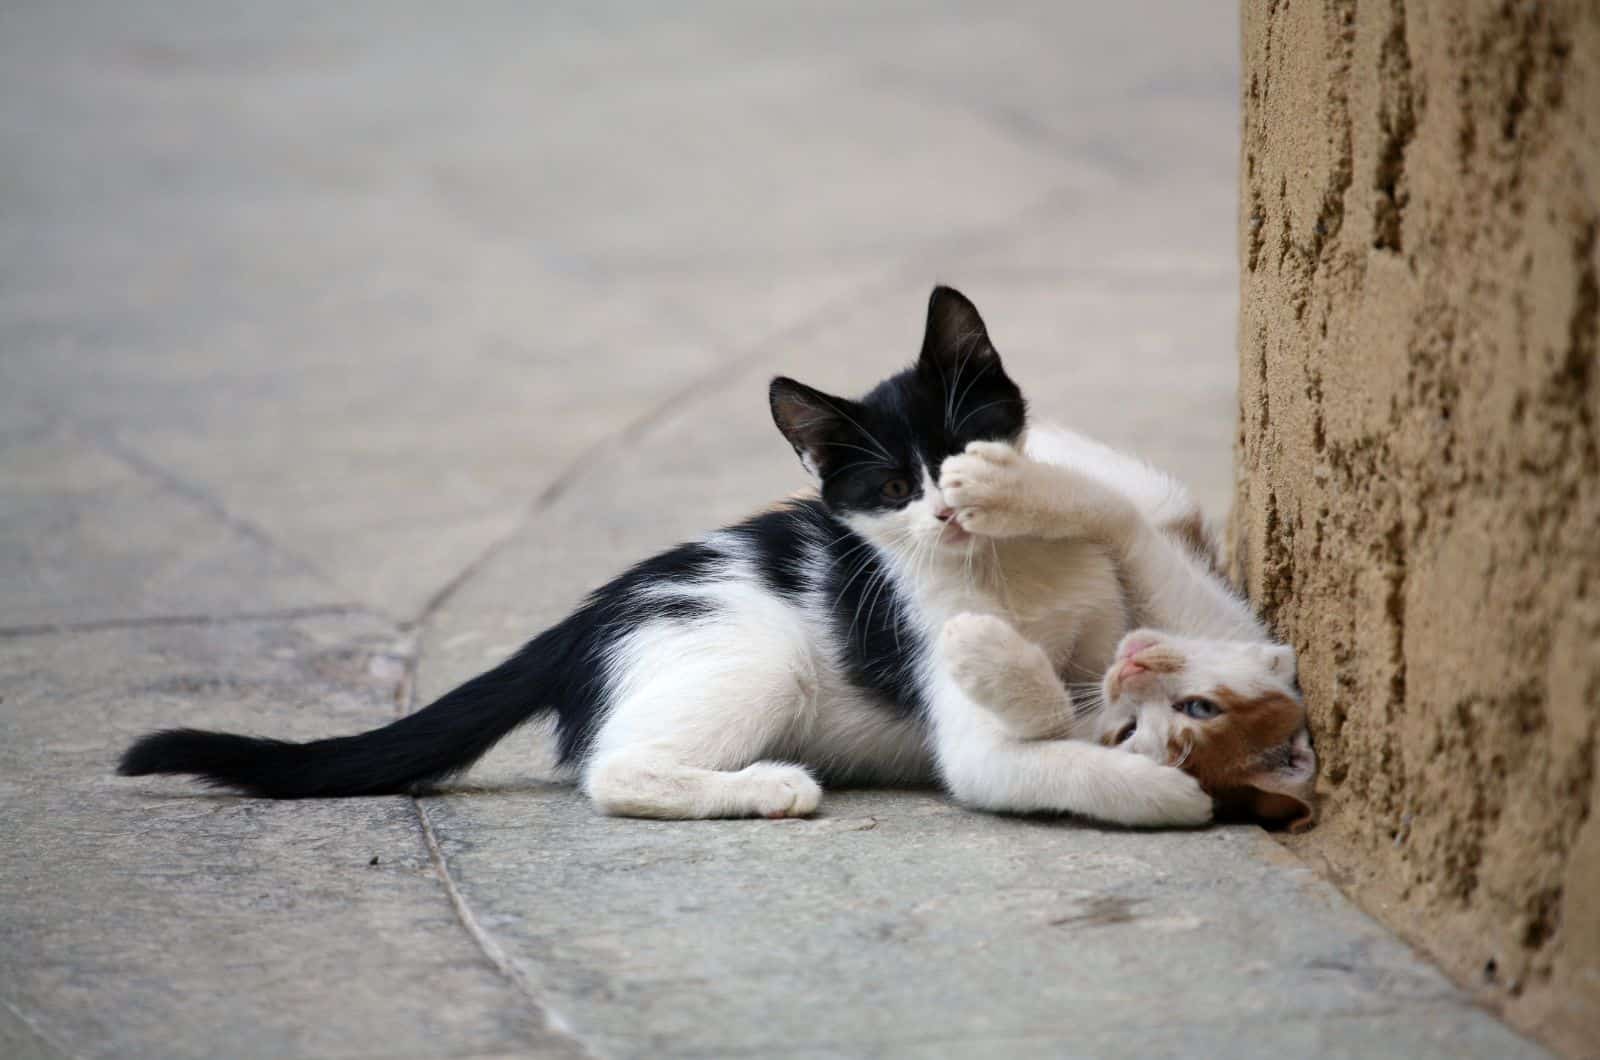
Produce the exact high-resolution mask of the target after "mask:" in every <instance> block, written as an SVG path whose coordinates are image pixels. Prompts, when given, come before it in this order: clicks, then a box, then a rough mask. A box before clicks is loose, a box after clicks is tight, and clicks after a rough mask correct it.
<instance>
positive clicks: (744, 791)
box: [584, 747, 822, 821]
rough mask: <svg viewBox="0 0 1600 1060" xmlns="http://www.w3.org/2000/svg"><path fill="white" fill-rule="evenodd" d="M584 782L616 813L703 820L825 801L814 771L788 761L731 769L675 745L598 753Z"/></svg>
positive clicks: (795, 809) (795, 812)
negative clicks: (684, 756) (692, 758)
mask: <svg viewBox="0 0 1600 1060" xmlns="http://www.w3.org/2000/svg"><path fill="white" fill-rule="evenodd" d="M584 788H585V790H587V791H588V793H589V797H590V798H591V799H593V800H594V803H595V806H596V807H598V808H599V810H600V812H602V813H605V814H609V815H610V816H613V817H655V818H660V819H664V820H673V821H683V820H699V819H704V818H711V817H772V818H778V817H807V816H810V815H811V814H812V813H814V812H815V811H816V808H817V804H818V803H820V802H821V801H822V788H821V787H820V786H819V785H818V784H817V782H816V781H815V780H813V779H811V774H810V773H808V772H806V770H805V769H804V768H803V767H801V766H797V765H790V764H788V763H784V762H756V763H754V764H752V765H748V766H745V767H744V768H743V769H740V770H735V771H730V770H721V769H703V768H701V767H698V766H692V765H687V764H685V763H684V762H683V761H682V760H681V758H680V757H679V755H678V754H677V753H676V752H675V751H674V750H673V749H671V748H652V747H631V748H624V749H622V750H620V751H616V752H613V753H611V754H608V755H606V756H604V757H603V758H599V759H596V760H595V761H594V763H592V765H591V766H590V768H589V769H588V770H587V771H586V772H585V775H584Z"/></svg>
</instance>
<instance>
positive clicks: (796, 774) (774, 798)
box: [736, 762, 822, 819]
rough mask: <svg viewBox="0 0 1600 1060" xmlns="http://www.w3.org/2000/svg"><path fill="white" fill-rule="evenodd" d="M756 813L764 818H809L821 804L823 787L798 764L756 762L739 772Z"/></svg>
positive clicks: (738, 774)
mask: <svg viewBox="0 0 1600 1060" xmlns="http://www.w3.org/2000/svg"><path fill="white" fill-rule="evenodd" d="M736 776H738V778H739V779H740V780H741V781H742V782H743V785H744V791H745V794H746V795H747V797H748V799H749V804H750V806H751V808H752V810H753V811H754V813H756V814H759V815H760V816H762V817H767V818H771V819H777V818H780V817H809V816H811V815H812V814H813V813H815V812H816V811H817V807H818V806H819V805H820V804H821V803H822V787H821V785H819V784H818V783H817V782H816V781H815V780H812V779H811V774H810V773H807V772H806V771H805V770H804V769H802V768H801V767H799V766H791V765H786V764H784V763H782V762H757V763H756V764H755V765H752V766H746V767H745V768H743V769H741V770H739V772H738V773H737V774H736Z"/></svg>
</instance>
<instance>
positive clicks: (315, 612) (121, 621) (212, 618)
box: [0, 603, 391, 639]
mask: <svg viewBox="0 0 1600 1060" xmlns="http://www.w3.org/2000/svg"><path fill="white" fill-rule="evenodd" d="M329 615H366V616H368V617H371V618H375V619H378V620H379V621H383V622H390V621H391V620H390V619H387V618H385V617H384V616H382V615H380V614H378V613H377V612H375V611H373V610H372V609H371V608H370V607H367V606H365V605H363V604H354V603H351V604H318V605H314V606H311V607H286V608H279V609H278V610H274V611H233V612H229V613H227V614H223V615H207V614H188V615H136V616H128V617H121V618H93V619H87V620H85V621H80V622H41V623H38V624H36V625H27V626H0V639H4V638H11V637H41V636H50V635H53V634H59V633H99V632H101V631H102V630H109V629H139V628H141V627H150V626H223V625H239V624H242V623H247V622H292V621H294V620H296V619H301V618H323V617H326V616H329Z"/></svg>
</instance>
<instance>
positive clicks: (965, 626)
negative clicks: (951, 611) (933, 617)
mask: <svg viewBox="0 0 1600 1060" xmlns="http://www.w3.org/2000/svg"><path fill="white" fill-rule="evenodd" d="M939 643H940V647H941V650H942V652H943V655H944V660H945V665H946V666H947V667H948V668H949V670H950V676H951V677H953V678H954V679H955V682H956V684H957V685H959V686H960V687H961V690H962V691H963V692H965V693H966V694H967V695H969V696H971V697H972V698H973V699H975V700H977V701H978V702H979V703H984V704H987V703H992V702H996V701H998V700H1003V699H1005V698H1006V696H1007V695H1008V690H1009V689H1010V688H1011V687H1012V686H1013V685H1015V684H1017V683H1018V680H1017V679H1018V678H1019V677H1021V676H1022V675H1023V674H1025V673H1028V674H1031V673H1033V672H1034V671H1037V670H1038V668H1039V667H1041V666H1042V667H1043V668H1044V669H1045V670H1046V671H1049V670H1050V661H1049V660H1048V659H1047V658H1046V657H1045V654H1044V651H1043V649H1041V648H1040V647H1039V646H1038V645H1037V644H1034V643H1032V642H1030V641H1028V640H1026V639H1024V638H1023V636H1022V635H1021V634H1020V633H1018V632H1017V631H1016V630H1015V629H1013V628H1012V627H1011V625H1010V624H1009V623H1008V622H1006V621H1005V620H1004V619H1000V618H996V617H994V616H993V615H976V614H960V615H956V616H955V617H954V618H952V619H950V620H949V621H948V622H946V623H945V624H944V629H943V630H942V631H941V632H940V634H939ZM1052 676H1053V675H1052Z"/></svg>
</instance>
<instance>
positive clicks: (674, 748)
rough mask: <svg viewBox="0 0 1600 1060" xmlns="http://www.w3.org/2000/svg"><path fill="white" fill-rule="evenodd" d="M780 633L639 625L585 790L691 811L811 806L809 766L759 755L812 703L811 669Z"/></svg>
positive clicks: (657, 810)
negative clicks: (643, 627) (808, 676)
mask: <svg viewBox="0 0 1600 1060" xmlns="http://www.w3.org/2000/svg"><path fill="white" fill-rule="evenodd" d="M774 617H776V616H774ZM779 628H780V629H781V626H780V627H779ZM775 632H777V631H776V630H774V629H773V628H772V626H771V625H769V626H767V628H764V629H760V630H752V629H750V628H739V626H738V625H737V624H735V623H726V624H724V623H714V624H708V625H706V626H700V627H693V628H684V627H665V628H656V629H653V630H643V631H641V632H640V633H638V634H635V636H634V638H633V640H632V642H631V643H629V644H627V645H625V646H624V647H623V649H622V650H621V651H620V652H619V655H620V656H621V658H620V659H619V661H618V665H617V671H618V677H617V679H616V680H615V682H614V686H613V689H612V696H613V698H612V706H611V710H610V712H609V713H608V715H607V717H606V720H605V723H604V724H603V725H602V726H601V729H600V731H599V733H597V734H596V738H595V745H594V748H593V751H592V753H591V754H590V756H589V760H588V762H587V764H586V765H585V767H584V774H583V788H584V790H585V791H586V792H587V793H588V795H589V797H590V798H591V799H593V800H594V803H595V805H596V807H598V808H599V809H600V811H601V812H602V813H607V814H612V815H615V816H620V817H655V818H664V819H670V820H686V819H695V818H708V817H804V816H807V815H809V814H811V813H812V812H814V811H815V810H816V808H817V804H818V803H819V802H820V801H821V800H822V788H821V787H820V786H818V784H817V782H816V781H815V780H813V779H812V777H811V774H810V773H808V772H807V771H806V770H805V769H804V768H803V767H801V766H798V765H792V764H789V763H784V762H771V761H763V760H762V759H763V757H764V756H765V755H767V754H770V753H771V752H772V749H773V748H774V747H777V746H779V745H780V744H781V743H782V742H783V736H784V734H785V733H788V732H791V731H793V729H794V728H795V727H796V726H797V725H799V724H800V721H801V719H802V712H803V710H804V707H805V704H806V702H807V689H806V688H805V687H804V681H803V675H804V674H805V672H806V670H805V667H804V666H803V665H797V664H796V656H795V655H794V652H793V645H792V644H791V643H788V642H786V640H785V638H782V637H781V636H780V637H775V636H774V633H775Z"/></svg>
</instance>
